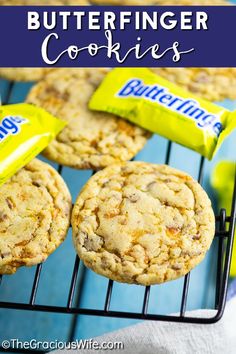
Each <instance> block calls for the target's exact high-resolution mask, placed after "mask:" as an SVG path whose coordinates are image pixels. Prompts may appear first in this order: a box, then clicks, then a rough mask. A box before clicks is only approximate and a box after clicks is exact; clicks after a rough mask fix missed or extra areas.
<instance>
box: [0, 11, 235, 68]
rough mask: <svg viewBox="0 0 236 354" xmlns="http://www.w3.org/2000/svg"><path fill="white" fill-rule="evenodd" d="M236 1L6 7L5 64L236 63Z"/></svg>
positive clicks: (0, 58) (1, 28)
mask: <svg viewBox="0 0 236 354" xmlns="http://www.w3.org/2000/svg"><path fill="white" fill-rule="evenodd" d="M235 33H236V6H229V7H219V6H217V7H186V6H185V7H154V6H150V7H146V6H145V7H144V6H143V7H111V6H109V7H105V6H103V7H97V6H92V7H78V6H77V7H76V6H75V7H74V6H73V7H32V6H31V7H25V6H22V7H19V6H18V7H13V6H11V7H0V34H1V51H0V67H42V66H58V67H99V66H110V67H118V66H126V67H132V66H135V67H143V66H148V67H151V66H156V67H177V66H179V67H183V66H184V67H192V66H194V67H204V66H206V67H236V47H235V38H234V36H235Z"/></svg>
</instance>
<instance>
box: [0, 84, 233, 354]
mask: <svg viewBox="0 0 236 354" xmlns="http://www.w3.org/2000/svg"><path fill="white" fill-rule="evenodd" d="M13 87H14V83H13V82H12V83H10V84H9V86H8V91H7V95H6V97H5V98H4V100H3V103H8V101H9V98H10V96H11V92H12V89H13ZM173 148H174V147H173V144H172V142H168V145H167V149H166V155H165V163H166V164H169V161H170V157H171V154H172V151H173ZM204 164H205V159H204V158H203V157H199V168H198V181H199V183H202V180H203V174H204ZM62 171H63V166H61V165H59V166H58V172H59V173H60V174H61V173H62ZM235 218H236V174H235V184H234V192H233V198H232V207H231V214H230V215H226V211H225V209H221V210H220V213H219V215H216V233H215V238H216V241H217V249H218V254H217V270H216V282H215V284H216V286H215V309H216V312H215V313H214V315H213V316H212V317H208V318H202V317H197V318H196V317H189V316H188V314H186V305H187V300H188V290H189V282H190V277H191V272H190V273H189V274H187V275H186V276H185V277H184V281H183V286H182V289H181V299H180V300H181V301H180V308H179V313H178V314H177V315H163V314H154V313H149V311H148V306H149V297H150V291H151V287H150V286H147V287H146V288H145V291H144V296H143V299H142V310H141V311H140V312H128V311H123V310H122V309H120V310H119V311H113V310H111V309H110V305H111V300H112V296H113V290H114V289H113V288H114V287H113V285H114V282H113V281H112V280H107V289H106V295H105V297H104V303H103V307H102V308H100V309H94V308H84V307H81V306H80V298H81V292H82V289H83V283H84V277H85V276H86V272H85V268H84V267H83V266H82V267H81V266H80V260H79V258H78V257H77V256H76V257H75V261H74V268H73V272H72V277H71V282H70V286H69V288H68V295H67V299H65V300H66V306H54V305H49V304H47V303H45V304H37V292H38V289H39V287H40V276H41V271H42V267H43V264H39V265H38V266H37V267H36V270H35V275H34V279H33V282H32V288H31V295H30V297H29V299H28V301H27V302H24V303H18V302H6V301H1V302H0V308H4V309H9V310H10V309H11V310H13V309H15V310H25V311H41V312H48V313H62V314H72V315H74V316H73V317H72V323H71V330H70V334H69V338H68V340H73V339H74V335H75V328H76V323H77V316H78V315H87V316H103V317H117V318H128V319H140V320H152V321H172V322H182V323H196V324H211V323H215V322H217V321H218V320H220V318H221V317H222V315H223V312H224V307H225V303H226V295H227V287H228V278H229V270H230V263H231V256H232V247H233V239H234V231H235ZM79 269H81V270H82V274H81V275H80V277H79V281H78V274H79ZM1 280H2V277H0V284H1ZM6 351H7V352H9V353H13V352H15V353H17V352H18V353H25V352H27V353H29V352H38V353H43V352H42V351H39V350H38V351H32V350H26V349H15V348H12V349H7V350H5V349H4V348H2V347H0V352H6Z"/></svg>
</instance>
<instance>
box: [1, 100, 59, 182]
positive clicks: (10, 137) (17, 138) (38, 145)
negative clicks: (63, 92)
mask: <svg viewBox="0 0 236 354" xmlns="http://www.w3.org/2000/svg"><path fill="white" fill-rule="evenodd" d="M65 125H66V122H64V121H62V120H59V119H57V118H55V117H53V116H52V115H51V114H49V113H48V112H46V111H45V110H44V109H42V108H39V107H36V106H33V105H30V104H26V103H23V104H15V105H7V106H0V186H1V185H2V184H3V183H5V182H6V181H7V180H8V179H9V178H10V177H11V176H13V175H14V174H15V173H16V172H17V171H18V170H19V169H20V168H22V167H23V166H25V165H26V164H27V163H28V162H30V161H31V160H32V159H33V158H34V157H35V156H36V155H38V154H39V153H40V152H41V151H42V150H43V149H44V148H45V147H46V146H47V145H48V144H49V143H50V141H51V140H53V139H54V138H55V136H56V135H57V134H58V133H59V132H60V131H61V130H62V129H63V128H64V126H65Z"/></svg>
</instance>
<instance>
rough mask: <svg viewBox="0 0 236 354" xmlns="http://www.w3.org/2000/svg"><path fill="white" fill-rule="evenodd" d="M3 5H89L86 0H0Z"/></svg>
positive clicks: (0, 4)
mask: <svg viewBox="0 0 236 354" xmlns="http://www.w3.org/2000/svg"><path fill="white" fill-rule="evenodd" d="M3 5H12V6H18V5H24V6H30V5H35V6H40V5H41V6H46V5H48V6H53V5H61V6H62V5H89V3H88V1H87V0H0V6H3Z"/></svg>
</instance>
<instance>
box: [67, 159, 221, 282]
mask: <svg viewBox="0 0 236 354" xmlns="http://www.w3.org/2000/svg"><path fill="white" fill-rule="evenodd" d="M72 228H73V240H74V245H75V248H76V250H77V252H78V255H79V257H80V258H81V259H82V260H83V262H84V263H85V265H86V266H87V267H89V268H91V269H92V270H93V271H95V272H96V273H98V274H101V275H104V276H106V277H108V278H110V279H113V280H116V281H119V282H125V283H133V284H141V285H151V284H157V283H163V282H166V281H169V280H173V279H176V278H178V277H181V276H183V275H185V274H187V273H188V272H189V271H190V270H191V269H192V268H193V267H195V266H196V265H197V264H198V263H199V262H201V261H202V259H203V258H204V256H205V254H206V252H207V250H208V249H209V247H210V245H211V242H212V239H213V237H214V231H215V220H214V214H213V211H212V207H211V202H210V200H209V198H208V196H207V194H206V193H205V191H204V190H203V189H202V187H201V186H200V185H199V184H198V183H197V182H196V181H195V180H194V179H193V178H192V177H190V176H189V175H187V174H185V173H184V172H181V171H178V170H176V169H174V168H171V167H169V166H166V165H154V164H149V163H145V162H126V163H123V164H117V165H113V166H110V167H107V168H106V169H104V170H102V171H100V172H98V173H96V174H95V175H94V176H93V177H92V178H91V179H90V180H89V181H88V182H87V184H86V185H85V186H84V188H83V189H82V191H81V193H80V195H79V196H78V199H77V201H76V203H75V206H74V209H73V212H72Z"/></svg>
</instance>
